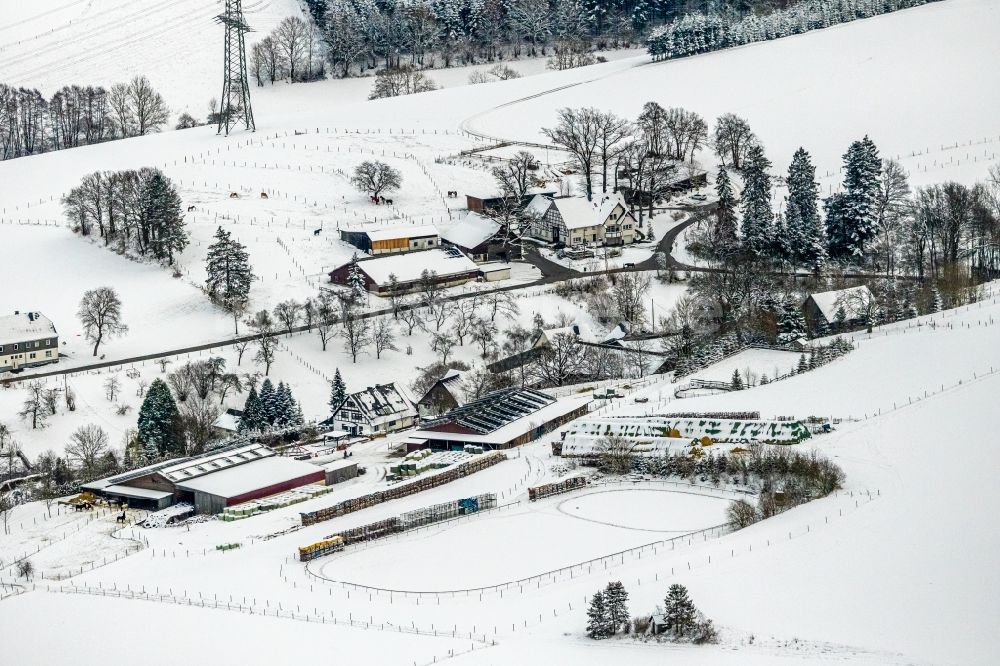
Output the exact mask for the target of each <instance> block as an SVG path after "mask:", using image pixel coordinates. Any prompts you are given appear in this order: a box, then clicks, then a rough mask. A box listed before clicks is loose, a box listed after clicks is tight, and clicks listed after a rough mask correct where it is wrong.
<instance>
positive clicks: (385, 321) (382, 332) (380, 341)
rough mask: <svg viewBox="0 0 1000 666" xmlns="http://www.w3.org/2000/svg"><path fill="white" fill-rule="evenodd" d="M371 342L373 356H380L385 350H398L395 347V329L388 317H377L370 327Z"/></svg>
mask: <svg viewBox="0 0 1000 666" xmlns="http://www.w3.org/2000/svg"><path fill="white" fill-rule="evenodd" d="M372 344H373V346H374V347H375V358H376V359H379V358H382V352H384V351H386V350H392V351H399V348H398V347H396V329H395V326H393V323H392V319H391V318H389V317H378V318H377V319H376V320H375V326H374V327H372Z"/></svg>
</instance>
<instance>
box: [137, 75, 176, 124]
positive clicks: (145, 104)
mask: <svg viewBox="0 0 1000 666" xmlns="http://www.w3.org/2000/svg"><path fill="white" fill-rule="evenodd" d="M128 100H129V106H130V108H131V113H132V119H133V125H132V126H133V127H134V129H135V134H136V136H144V135H146V134H149V133H150V132H158V131H159V129H160V127H162V126H163V125H164V124H165V123H166V122H167V118H168V117H169V115H170V110H169V109H168V108H167V103H166V102H164V101H163V96H162V95H160V93H158V92H156V90H154V89H153V85H152V84H151V83H150V82H149V79H147V78H146V77H145V76H136V77H134V78H133V79H132V80H131V81H129V84H128Z"/></svg>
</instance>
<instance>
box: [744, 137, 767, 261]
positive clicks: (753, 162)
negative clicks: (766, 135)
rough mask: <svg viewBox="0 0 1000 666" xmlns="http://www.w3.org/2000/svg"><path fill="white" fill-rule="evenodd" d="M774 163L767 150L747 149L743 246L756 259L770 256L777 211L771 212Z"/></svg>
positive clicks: (758, 148)
mask: <svg viewBox="0 0 1000 666" xmlns="http://www.w3.org/2000/svg"><path fill="white" fill-rule="evenodd" d="M770 168H771V162H770V160H768V159H767V157H766V156H765V155H764V149H763V148H762V147H761V146H759V145H753V146H751V147H750V148H749V149H748V150H747V156H746V162H745V163H744V167H743V196H742V201H741V202H740V209H741V211H742V213H743V228H742V231H743V245H744V246H745V247H746V248H747V249H748V250H750V251H751V252H752V253H754V254H755V255H757V256H767V255H768V254H769V253H770V251H771V247H772V235H773V225H774V212H773V211H772V210H771V174H769V173H768V169H770Z"/></svg>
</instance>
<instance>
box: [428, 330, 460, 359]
mask: <svg viewBox="0 0 1000 666" xmlns="http://www.w3.org/2000/svg"><path fill="white" fill-rule="evenodd" d="M454 348H455V341H454V340H452V339H451V338H450V337H449V336H447V335H441V334H440V333H434V334H433V336H432V337H431V351H433V352H434V353H435V354H437V355H438V356H440V357H441V365H448V357H449V356H451V350H452V349H454Z"/></svg>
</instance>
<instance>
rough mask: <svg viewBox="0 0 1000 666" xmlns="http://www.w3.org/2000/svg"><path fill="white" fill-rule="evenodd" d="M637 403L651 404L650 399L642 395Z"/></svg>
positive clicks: (637, 398)
mask: <svg viewBox="0 0 1000 666" xmlns="http://www.w3.org/2000/svg"><path fill="white" fill-rule="evenodd" d="M635 401H636V402H649V398H647V397H646V396H644V395H640V396H638V397H636V399H635Z"/></svg>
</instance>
